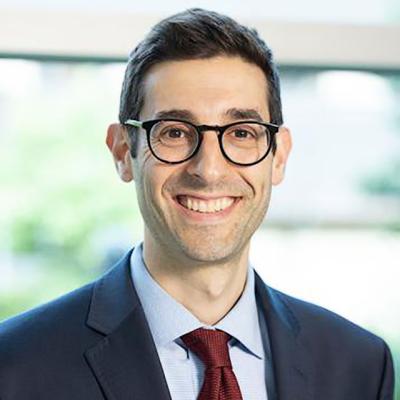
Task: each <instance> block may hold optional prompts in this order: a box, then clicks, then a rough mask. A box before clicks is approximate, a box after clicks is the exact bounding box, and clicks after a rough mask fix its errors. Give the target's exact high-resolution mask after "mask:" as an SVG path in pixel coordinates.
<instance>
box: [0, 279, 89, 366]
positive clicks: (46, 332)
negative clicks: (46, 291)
mask: <svg viewBox="0 0 400 400" xmlns="http://www.w3.org/2000/svg"><path fill="white" fill-rule="evenodd" d="M93 286H94V283H90V284H87V285H85V286H82V287H81V288H78V289H76V290H74V291H72V292H70V293H67V294H65V295H63V296H61V297H59V298H57V299H55V300H53V301H50V302H48V303H46V304H43V305H40V306H38V307H35V308H33V309H31V310H29V311H26V312H24V313H22V314H19V315H17V316H14V317H11V318H9V319H7V320H5V321H3V322H1V323H0V364H2V362H5V361H8V362H11V360H18V355H21V356H22V355H23V358H24V359H27V356H29V355H32V356H33V355H35V354H41V355H44V354H45V353H49V352H51V350H50V349H51V346H53V345H54V346H57V344H60V343H62V344H63V345H64V346H65V348H67V347H69V346H72V347H73V346H74V345H75V346H76V344H77V343H78V342H79V341H77V338H78V337H79V336H84V335H85V334H86V331H88V329H85V328H84V327H85V325H86V319H87V314H88V311H89V306H90V299H91V295H92V291H93ZM3 365H4V364H3Z"/></svg>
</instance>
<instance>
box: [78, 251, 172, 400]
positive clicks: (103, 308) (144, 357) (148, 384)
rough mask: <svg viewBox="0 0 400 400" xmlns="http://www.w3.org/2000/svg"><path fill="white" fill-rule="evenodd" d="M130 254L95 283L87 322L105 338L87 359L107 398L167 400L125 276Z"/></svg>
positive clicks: (143, 320)
mask: <svg viewBox="0 0 400 400" xmlns="http://www.w3.org/2000/svg"><path fill="white" fill-rule="evenodd" d="M130 255H131V252H129V253H128V254H127V255H126V256H125V258H124V259H122V260H121V261H120V262H119V263H118V264H117V265H116V266H115V267H114V268H113V269H112V270H111V271H110V272H109V273H107V274H106V275H105V276H103V277H102V278H101V279H100V280H99V281H97V282H96V284H95V287H94V291H93V296H92V303H91V306H90V310H89V316H88V320H87V324H88V325H89V326H90V327H91V328H92V329H95V330H96V331H98V332H100V333H102V334H103V335H105V337H104V338H103V339H102V340H101V341H100V342H99V343H97V344H96V345H95V346H94V347H92V348H90V349H88V350H87V351H86V353H85V357H86V360H87V361H88V363H89V365H90V367H91V369H92V371H93V373H94V375H95V376H96V379H97V381H98V383H99V385H100V386H101V388H102V390H103V392H104V395H105V397H106V398H107V399H108V400H128V399H129V400H143V399H159V400H171V397H170V394H169V391H168V386H167V383H166V380H165V377H164V373H163V370H162V366H161V363H160V360H159V358H158V355H157V350H156V347H155V345H154V342H153V338H152V336H151V332H150V330H149V327H148V325H147V322H146V318H145V315H144V312H143V309H142V307H141V306H140V303H139V299H138V297H137V294H136V291H135V289H134V287H133V284H132V280H131V278H130V276H129V274H130V269H129V260H130Z"/></svg>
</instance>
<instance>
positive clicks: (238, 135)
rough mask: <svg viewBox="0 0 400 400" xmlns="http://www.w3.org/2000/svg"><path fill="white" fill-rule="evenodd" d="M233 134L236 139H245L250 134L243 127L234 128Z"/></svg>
mask: <svg viewBox="0 0 400 400" xmlns="http://www.w3.org/2000/svg"><path fill="white" fill-rule="evenodd" d="M233 134H234V135H235V138H237V139H246V138H247V137H248V136H249V135H251V134H250V132H248V131H245V130H244V129H236V130H235V131H234V132H233Z"/></svg>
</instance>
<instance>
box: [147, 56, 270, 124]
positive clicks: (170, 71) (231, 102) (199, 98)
mask: <svg viewBox="0 0 400 400" xmlns="http://www.w3.org/2000/svg"><path fill="white" fill-rule="evenodd" d="M231 108H240V109H254V110H256V111H258V113H259V114H260V115H262V116H263V118H269V114H268V99H267V80H266V77H265V75H264V73H263V71H262V70H261V68H259V67H258V66H257V65H255V64H252V63H249V62H247V61H244V60H243V59H242V58H240V57H227V56H218V57H213V58H208V59H200V60H184V61H168V62H162V63H160V64H157V65H155V66H153V67H152V68H151V69H150V70H149V71H148V72H147V74H146V76H145V79H144V106H143V109H142V112H141V118H151V117H152V116H154V115H155V114H156V113H159V112H160V111H163V110H169V109H185V110H190V111H191V112H192V113H193V114H194V115H196V116H198V117H199V118H202V119H204V118H208V119H210V120H211V119H216V118H217V117H218V116H220V115H223V114H225V113H226V110H228V109H231Z"/></svg>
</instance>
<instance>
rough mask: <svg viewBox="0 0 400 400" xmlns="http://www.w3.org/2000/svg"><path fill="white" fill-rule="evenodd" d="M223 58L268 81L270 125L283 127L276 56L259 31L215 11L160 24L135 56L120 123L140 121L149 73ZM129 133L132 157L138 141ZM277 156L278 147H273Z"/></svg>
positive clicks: (188, 13)
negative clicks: (164, 65) (168, 64)
mask: <svg viewBox="0 0 400 400" xmlns="http://www.w3.org/2000/svg"><path fill="white" fill-rule="evenodd" d="M218 55H227V56H240V57H242V58H243V59H244V60H246V61H248V62H251V63H253V64H256V65H257V66H259V67H260V68H261V69H262V70H263V72H264V74H265V76H266V78H267V82H268V83H267V93H268V99H269V100H268V108H269V113H270V117H271V121H270V122H271V123H273V124H277V125H281V124H282V123H283V118H282V105H281V96H280V84H279V74H278V70H277V68H276V65H275V63H274V61H273V57H272V52H271V50H270V48H269V47H268V46H267V44H266V43H265V42H264V41H263V40H262V39H261V38H260V37H259V35H258V33H257V31H256V30H255V29H250V28H248V27H245V26H243V25H241V24H239V23H238V22H236V21H235V20H233V19H232V18H230V17H228V16H226V15H222V14H219V13H216V12H214V11H208V10H203V9H200V8H191V9H188V10H186V11H183V12H180V13H178V14H175V15H172V16H170V17H168V18H166V19H164V20H162V21H160V22H159V23H158V24H156V25H155V26H154V27H153V28H152V29H151V31H150V32H149V33H148V35H147V36H146V37H145V38H144V39H143V40H142V41H141V42H140V43H139V44H138V45H137V47H136V48H135V49H134V50H133V51H132V52H131V54H130V56H129V60H128V64H127V67H126V71H125V77H124V82H123V84H122V92H121V101H120V111H119V120H120V123H122V124H123V123H124V122H125V121H126V120H127V119H138V118H139V114H140V111H141V109H142V107H143V103H144V90H143V81H144V77H145V74H146V72H147V71H148V70H149V69H150V67H152V66H153V65H155V64H158V63H161V62H163V61H179V60H191V59H205V58H211V57H214V56H218ZM134 129H135V128H132V129H131V128H130V129H129V132H130V137H131V153H132V156H133V157H135V155H136V146H137V140H136V136H137V135H135V134H133V131H134ZM272 150H273V152H274V151H275V143H274V145H273V149H272Z"/></svg>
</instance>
